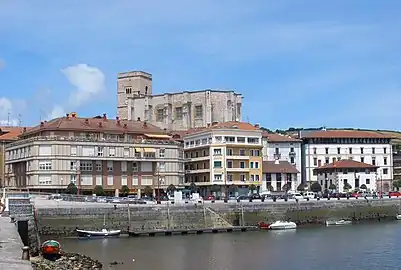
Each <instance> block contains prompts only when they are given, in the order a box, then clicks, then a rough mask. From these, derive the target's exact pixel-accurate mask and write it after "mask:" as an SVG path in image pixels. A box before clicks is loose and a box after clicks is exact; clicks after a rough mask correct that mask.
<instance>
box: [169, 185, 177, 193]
mask: <svg viewBox="0 0 401 270" xmlns="http://www.w3.org/2000/svg"><path fill="white" fill-rule="evenodd" d="M175 190H176V188H175V186H174V185H173V184H170V185H169V186H168V187H167V192H168V193H173V192H174V191H175Z"/></svg>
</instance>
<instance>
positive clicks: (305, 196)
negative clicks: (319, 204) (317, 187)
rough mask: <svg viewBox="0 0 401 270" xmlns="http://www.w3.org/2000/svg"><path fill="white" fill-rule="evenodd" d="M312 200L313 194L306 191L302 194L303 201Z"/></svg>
mask: <svg viewBox="0 0 401 270" xmlns="http://www.w3.org/2000/svg"><path fill="white" fill-rule="evenodd" d="M308 198H309V199H313V198H315V192H312V191H307V192H304V199H308Z"/></svg>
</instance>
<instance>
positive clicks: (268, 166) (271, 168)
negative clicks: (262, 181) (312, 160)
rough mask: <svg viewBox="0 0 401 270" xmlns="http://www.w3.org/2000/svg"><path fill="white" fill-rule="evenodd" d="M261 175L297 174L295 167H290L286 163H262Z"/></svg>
mask: <svg viewBox="0 0 401 270" xmlns="http://www.w3.org/2000/svg"><path fill="white" fill-rule="evenodd" d="M262 171H263V173H299V171H298V170H297V168H295V166H293V165H291V164H290V163H289V162H288V161H279V162H278V163H276V162H275V161H263V164H262Z"/></svg>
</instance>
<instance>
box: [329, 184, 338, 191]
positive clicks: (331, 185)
mask: <svg viewBox="0 0 401 270" xmlns="http://www.w3.org/2000/svg"><path fill="white" fill-rule="evenodd" d="M329 189H330V190H336V189H337V186H336V185H334V184H330V186H329Z"/></svg>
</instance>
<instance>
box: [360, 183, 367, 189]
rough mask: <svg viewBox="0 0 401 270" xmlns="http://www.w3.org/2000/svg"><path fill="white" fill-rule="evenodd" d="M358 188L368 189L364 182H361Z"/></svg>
mask: <svg viewBox="0 0 401 270" xmlns="http://www.w3.org/2000/svg"><path fill="white" fill-rule="evenodd" d="M359 188H360V189H368V187H367V186H366V185H365V184H362V185H361V186H360V187H359Z"/></svg>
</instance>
